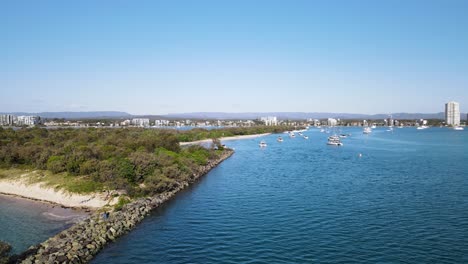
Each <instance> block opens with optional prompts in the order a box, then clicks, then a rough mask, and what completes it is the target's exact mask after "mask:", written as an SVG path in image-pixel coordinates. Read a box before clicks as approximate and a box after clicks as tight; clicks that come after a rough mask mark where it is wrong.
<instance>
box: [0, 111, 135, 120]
mask: <svg viewBox="0 0 468 264" xmlns="http://www.w3.org/2000/svg"><path fill="white" fill-rule="evenodd" d="M5 114H13V115H34V116H40V117H42V118H65V119H84V118H121V117H131V116H132V115H131V114H129V113H126V112H118V111H96V112H41V113H25V112H14V113H5Z"/></svg>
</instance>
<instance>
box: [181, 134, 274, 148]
mask: <svg viewBox="0 0 468 264" xmlns="http://www.w3.org/2000/svg"><path fill="white" fill-rule="evenodd" d="M270 134H271V133H264V134H255V135H245V136H233V137H223V138H220V139H219V140H221V142H223V141H228V140H238V139H249V138H258V137H263V136H267V135H270ZM211 141H212V140H211V139H203V140H197V141H191V142H180V145H181V146H185V145H193V144H201V143H210V142H211Z"/></svg>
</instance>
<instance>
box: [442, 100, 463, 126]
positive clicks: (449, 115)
mask: <svg viewBox="0 0 468 264" xmlns="http://www.w3.org/2000/svg"><path fill="white" fill-rule="evenodd" d="M445 123H447V125H449V126H458V125H460V105H459V104H458V103H457V102H453V101H452V102H448V103H446V104H445Z"/></svg>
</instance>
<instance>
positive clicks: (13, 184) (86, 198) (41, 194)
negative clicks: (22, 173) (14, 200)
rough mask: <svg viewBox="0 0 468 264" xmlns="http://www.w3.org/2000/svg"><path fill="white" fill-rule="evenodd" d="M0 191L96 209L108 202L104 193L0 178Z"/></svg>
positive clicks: (70, 205)
mask: <svg viewBox="0 0 468 264" xmlns="http://www.w3.org/2000/svg"><path fill="white" fill-rule="evenodd" d="M0 193H1V194H6V195H13V196H20V197H23V198H29V199H33V200H38V201H44V202H49V203H55V204H59V205H63V206H66V207H75V208H90V209H97V208H100V207H103V206H104V205H106V204H108V201H107V200H105V195H104V194H88V195H84V194H83V195H82V194H75V193H73V194H72V193H67V192H64V191H61V190H54V189H53V188H50V187H46V186H44V185H43V184H41V183H34V184H26V183H25V182H24V181H22V180H15V181H12V180H1V181H0ZM113 202H114V201H112V203H113ZM112 203H111V204H112Z"/></svg>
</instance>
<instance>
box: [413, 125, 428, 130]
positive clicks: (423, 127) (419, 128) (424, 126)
mask: <svg viewBox="0 0 468 264" xmlns="http://www.w3.org/2000/svg"><path fill="white" fill-rule="evenodd" d="M427 128H429V127H428V126H426V125H422V126H418V127H417V128H416V129H418V130H422V129H427Z"/></svg>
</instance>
